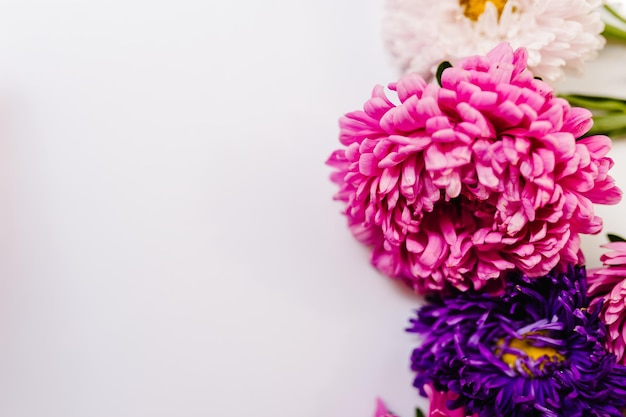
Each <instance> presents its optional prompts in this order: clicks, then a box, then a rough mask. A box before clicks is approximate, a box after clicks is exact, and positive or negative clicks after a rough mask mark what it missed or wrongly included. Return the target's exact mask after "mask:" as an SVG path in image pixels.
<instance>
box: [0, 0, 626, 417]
mask: <svg viewBox="0 0 626 417" xmlns="http://www.w3.org/2000/svg"><path fill="white" fill-rule="evenodd" d="M381 4H382V1H381V0H373V1H370V2H363V1H357V0H346V1H343V2H337V1H331V0H318V1H315V2H310V1H301V0H282V1H281V0H264V1H252V0H247V1H240V2H230V3H227V2H218V1H211V0H209V1H193V0H178V1H159V0H152V1H147V0H107V1H99V0H92V1H78V0H76V1H69V0H66V1H50V0H47V1H46V0H19V1H18V0H4V1H3V2H2V9H1V13H0V84H1V93H2V94H1V97H0V99H1V100H0V114H1V117H0V122H1V123H0V125H1V126H2V127H1V131H0V133H1V136H0V203H1V204H0V416H7V417H39V416H46V417H54V416H59V417H98V416H103V417H142V416H150V417H152V416H154V417H158V416H172V417H174V416H176V417H179V416H190V417H191V416H251V417H252V416H263V417H265V416H267V417H269V416H299V417H321V416H337V417H339V416H355V417H356V416H370V415H372V413H373V407H374V400H375V397H376V396H378V395H380V396H381V397H383V398H384V399H385V400H386V401H387V403H388V404H389V406H390V407H391V408H392V409H393V410H395V411H396V412H398V413H399V414H401V415H403V416H404V417H408V416H411V415H413V407H414V406H415V405H416V404H424V403H423V402H420V401H421V400H419V399H418V396H417V394H416V392H415V390H414V389H413V388H411V380H412V375H411V373H410V372H409V371H408V363H409V355H410V351H411V349H412V347H413V345H415V339H414V338H413V337H412V336H410V335H407V334H405V333H404V332H403V329H404V328H405V327H406V325H407V319H408V317H409V316H410V315H411V312H412V310H413V309H414V308H416V307H417V306H418V305H419V300H417V299H416V298H414V297H413V296H411V295H410V294H409V293H408V292H407V291H405V290H403V289H402V288H401V287H399V286H397V285H395V284H394V283H392V282H391V281H389V280H387V279H385V278H383V277H381V276H380V275H379V274H378V273H377V272H375V271H374V270H373V268H371V267H370V266H369V264H368V252H367V250H366V249H364V248H362V247H360V246H359V245H358V244H357V243H356V242H355V241H354V239H353V238H352V237H351V236H350V234H349V232H348V230H347V228H346V227H345V220H344V218H343V217H342V216H341V215H340V214H339V212H340V209H341V207H340V206H339V205H338V204H337V203H334V202H332V200H331V196H332V194H333V192H334V190H335V187H334V186H333V185H331V184H330V182H329V181H328V180H327V177H328V174H329V169H328V168H327V167H325V166H324V161H325V159H326V157H327V156H328V154H330V152H331V151H332V150H333V149H335V148H336V147H338V142H337V133H338V128H337V118H338V117H339V116H340V115H341V114H343V113H345V112H346V111H350V110H353V109H357V108H358V107H359V106H360V105H361V104H362V103H363V101H364V100H365V99H367V97H368V96H369V93H370V90H371V88H372V86H373V85H374V84H376V83H386V82H388V81H393V80H394V78H395V77H396V73H395V71H394V70H393V68H392V67H391V65H390V64H389V61H388V58H387V56H386V55H385V53H384V51H383V49H382V46H381V43H380V39H379V18H380V13H381ZM625 51H626V47H622V48H613V49H610V50H608V51H606V53H605V54H604V57H603V58H602V60H601V61H598V63H596V64H595V66H594V67H592V68H591V70H590V71H589V72H588V74H587V78H585V79H584V80H582V81H581V80H575V81H570V82H569V83H566V84H564V85H563V86H564V87H563V88H564V90H567V89H568V88H569V89H577V90H578V91H595V92H605V93H613V94H621V95H623V96H626V73H624V71H623V68H624V65H625V64H626V56H625ZM607 63H610V64H611V65H612V66H611V67H607V65H606V64H607ZM585 89H587V90H585ZM602 89H604V91H600V90H602ZM616 89H619V91H617V90H616ZM624 145H626V144H621V145H620V144H618V149H617V150H616V151H617V153H616V155H618V156H620V155H621V157H620V158H619V159H621V161H618V162H622V164H621V165H619V163H618V167H620V166H621V168H619V170H616V171H615V175H616V176H618V177H619V178H620V181H621V182H620V183H621V185H622V187H623V188H625V189H626V161H625V160H626V146H624ZM616 159H618V158H616ZM623 207H624V206H623V205H622V206H620V207H617V208H615V207H614V208H612V209H610V210H606V209H605V210H604V211H601V213H604V214H605V215H606V216H607V225H608V226H609V227H607V230H608V229H611V230H610V231H614V232H618V233H619V232H620V231H621V233H623V234H626V224H624V223H623V222H620V215H621V213H620V210H623ZM602 241H603V238H601V237H598V238H597V239H596V240H587V241H586V243H585V245H586V249H587V248H588V249H587V250H588V258H589V260H590V263H591V264H594V263H595V264H597V254H599V253H600V252H599V250H597V249H595V247H596V245H597V243H598V242H602Z"/></svg>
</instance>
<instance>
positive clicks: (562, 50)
mask: <svg viewBox="0 0 626 417" xmlns="http://www.w3.org/2000/svg"><path fill="white" fill-rule="evenodd" d="M602 4H603V1H602V0H437V1H432V0H387V10H386V14H385V17H384V20H383V38H384V40H385V44H386V45H387V47H388V49H389V50H390V51H391V53H392V55H393V56H394V57H395V59H396V61H397V63H398V64H399V66H400V67H401V68H402V70H403V71H404V72H418V73H419V74H420V75H422V76H423V77H426V78H427V77H431V76H432V74H434V71H435V70H436V68H437V66H438V65H439V64H440V63H441V62H442V61H450V62H451V63H452V64H454V63H455V61H456V60H457V59H459V58H462V57H464V56H468V55H476V54H481V55H485V54H486V53H487V52H489V51H490V50H491V49H493V48H494V47H495V46H496V45H497V44H499V43H500V42H502V41H507V42H509V43H510V44H511V46H512V47H513V48H518V47H525V48H526V49H527V50H528V66H529V67H530V68H531V69H532V71H533V72H534V74H535V75H537V76H539V77H542V78H543V79H544V80H546V81H554V80H557V79H558V78H560V76H561V75H562V74H563V70H569V71H573V72H580V71H581V69H582V65H583V63H584V61H586V60H589V59H592V58H594V57H595V56H596V54H597V51H598V50H599V49H601V48H602V47H603V46H604V43H605V40H604V38H603V37H602V36H601V35H600V33H601V32H602V30H603V29H604V23H603V21H602V19H601V16H600V12H599V8H600V7H601V6H602Z"/></svg>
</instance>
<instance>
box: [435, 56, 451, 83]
mask: <svg viewBox="0 0 626 417" xmlns="http://www.w3.org/2000/svg"><path fill="white" fill-rule="evenodd" d="M448 68H452V64H451V63H450V62H448V61H443V62H442V63H441V64H439V66H438V67H437V84H439V87H443V86H442V85H441V75H442V74H443V72H444V71H445V70H447V69H448Z"/></svg>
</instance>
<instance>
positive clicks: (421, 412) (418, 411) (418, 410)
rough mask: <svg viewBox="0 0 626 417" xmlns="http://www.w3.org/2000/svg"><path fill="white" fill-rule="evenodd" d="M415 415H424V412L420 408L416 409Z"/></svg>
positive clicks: (420, 416)
mask: <svg viewBox="0 0 626 417" xmlns="http://www.w3.org/2000/svg"><path fill="white" fill-rule="evenodd" d="M415 417H424V412H423V411H422V410H420V409H419V408H416V409H415Z"/></svg>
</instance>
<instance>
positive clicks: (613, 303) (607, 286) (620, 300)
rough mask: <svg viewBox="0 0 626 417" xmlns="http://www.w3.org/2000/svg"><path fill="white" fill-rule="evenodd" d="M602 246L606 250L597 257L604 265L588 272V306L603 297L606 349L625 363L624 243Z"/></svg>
mask: <svg viewBox="0 0 626 417" xmlns="http://www.w3.org/2000/svg"><path fill="white" fill-rule="evenodd" d="M603 247H605V248H607V249H609V252H607V253H605V254H604V255H602V257H601V258H600V259H601V260H602V262H603V263H604V267H603V268H597V269H592V270H590V271H589V273H588V274H587V281H588V283H589V289H588V290H587V292H588V294H589V296H590V297H591V298H592V299H593V300H592V302H591V305H592V306H594V305H595V304H597V303H598V301H600V299H604V303H603V305H602V311H601V312H600V318H601V319H602V321H603V322H604V323H605V324H606V326H607V330H608V332H607V333H608V334H607V340H606V348H607V350H608V351H609V352H612V353H613V354H614V355H615V356H617V360H618V362H619V363H621V364H623V365H626V355H625V354H624V353H625V352H624V351H625V350H626V242H612V243H609V244H607V245H604V246H603Z"/></svg>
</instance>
